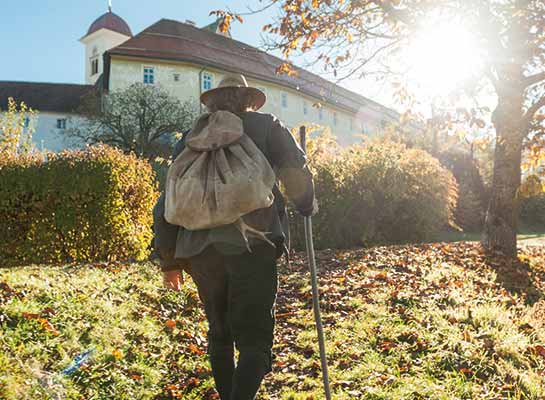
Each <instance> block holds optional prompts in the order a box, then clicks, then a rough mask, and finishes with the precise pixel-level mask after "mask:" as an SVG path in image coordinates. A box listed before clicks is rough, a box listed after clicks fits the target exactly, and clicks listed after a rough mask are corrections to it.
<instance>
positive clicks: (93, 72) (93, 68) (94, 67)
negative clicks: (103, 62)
mask: <svg viewBox="0 0 545 400" xmlns="http://www.w3.org/2000/svg"><path fill="white" fill-rule="evenodd" d="M96 74H98V58H95V59H93V60H91V75H96Z"/></svg>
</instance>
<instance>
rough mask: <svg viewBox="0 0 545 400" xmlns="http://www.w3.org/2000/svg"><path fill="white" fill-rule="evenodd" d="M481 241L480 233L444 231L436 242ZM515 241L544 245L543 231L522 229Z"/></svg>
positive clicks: (544, 234) (542, 229)
mask: <svg viewBox="0 0 545 400" xmlns="http://www.w3.org/2000/svg"><path fill="white" fill-rule="evenodd" d="M480 240H481V233H480V232H457V231H444V232H441V233H440V234H439V235H438V237H437V238H436V241H439V242H466V241H467V242H478V241H480ZM517 240H518V241H519V242H521V241H528V240H531V241H532V242H539V244H544V245H545V229H544V228H543V227H541V228H530V227H522V228H521V229H520V232H519V233H518V235H517Z"/></svg>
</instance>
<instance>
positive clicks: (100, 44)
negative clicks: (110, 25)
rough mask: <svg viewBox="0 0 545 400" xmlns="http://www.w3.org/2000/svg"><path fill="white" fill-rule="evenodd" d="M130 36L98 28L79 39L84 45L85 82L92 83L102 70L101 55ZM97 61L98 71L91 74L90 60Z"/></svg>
mask: <svg viewBox="0 0 545 400" xmlns="http://www.w3.org/2000/svg"><path fill="white" fill-rule="evenodd" d="M129 38H130V37H129V36H126V35H123V34H121V33H118V32H114V31H111V30H109V29H100V30H98V31H96V32H93V33H92V34H90V35H89V36H85V37H83V38H82V39H81V42H82V43H83V44H84V45H85V83H86V84H88V85H94V84H95V82H96V80H97V79H98V77H99V76H100V74H102V72H103V71H104V65H103V57H102V55H103V54H104V52H106V51H107V50H110V49H112V48H114V47H116V46H119V45H120V44H121V43H123V42H125V41H127V40H128V39H129ZM95 59H96V60H97V61H98V73H96V74H92V73H91V72H92V71H91V61H92V60H95Z"/></svg>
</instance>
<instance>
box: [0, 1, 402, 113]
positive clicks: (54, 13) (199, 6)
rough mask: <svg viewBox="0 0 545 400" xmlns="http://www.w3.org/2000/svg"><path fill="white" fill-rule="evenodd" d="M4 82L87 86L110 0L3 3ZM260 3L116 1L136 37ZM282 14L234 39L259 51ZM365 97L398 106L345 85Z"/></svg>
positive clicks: (236, 28)
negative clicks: (94, 28)
mask: <svg viewBox="0 0 545 400" xmlns="http://www.w3.org/2000/svg"><path fill="white" fill-rule="evenodd" d="M0 4H1V7H0V81H1V80H10V81H31V82H60V83H84V47H83V45H82V44H81V43H80V42H79V39H80V38H81V37H82V36H84V34H85V33H86V31H87V29H88V28H89V26H90V25H91V23H92V22H93V21H94V20H95V19H96V18H97V17H99V16H100V15H102V14H103V13H104V12H106V11H107V9H108V0H19V1H12V0H0ZM260 4H261V3H260V1H259V0H198V1H196V0H153V1H151V2H143V1H141V0H138V1H137V0H112V10H113V12H114V13H116V14H118V15H119V16H120V17H122V18H123V19H125V21H126V22H127V23H128V24H129V26H130V28H131V30H132V32H133V34H137V33H139V32H141V31H142V30H143V29H145V28H146V27H148V26H149V25H151V24H153V23H154V22H156V21H158V20H159V19H161V18H168V19H174V20H178V21H185V20H192V21H194V22H195V23H196V24H197V26H204V25H207V24H209V23H212V22H213V21H214V17H213V16H209V13H210V11H212V10H218V9H231V10H233V11H237V12H244V11H248V6H249V5H250V6H251V7H253V8H254V9H256V8H259V6H260ZM277 12H278V11H277V10H275V9H272V8H271V9H268V10H266V11H264V12H262V13H259V14H255V15H251V16H249V17H246V18H245V20H244V23H243V24H239V23H236V24H234V25H233V27H232V32H231V33H232V36H233V38H235V39H237V40H240V41H242V42H245V43H248V44H250V45H253V46H256V47H259V46H261V45H262V44H263V38H262V33H261V27H262V26H263V25H265V24H267V23H270V22H271V21H272V19H273V18H274V17H275V16H276V15H277ZM344 85H345V86H347V87H349V88H350V89H351V90H356V91H357V92H359V93H360V94H362V95H364V96H366V97H369V98H371V99H374V100H376V101H380V102H382V103H383V104H385V105H389V106H392V105H393V104H390V102H389V101H388V97H385V96H384V92H383V90H382V88H380V87H373V86H372V85H371V86H370V85H368V84H367V83H363V82H345V83H344Z"/></svg>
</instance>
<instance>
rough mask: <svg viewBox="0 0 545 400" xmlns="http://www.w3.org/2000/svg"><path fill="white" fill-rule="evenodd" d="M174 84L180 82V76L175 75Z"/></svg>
mask: <svg viewBox="0 0 545 400" xmlns="http://www.w3.org/2000/svg"><path fill="white" fill-rule="evenodd" d="M174 82H180V74H174Z"/></svg>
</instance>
